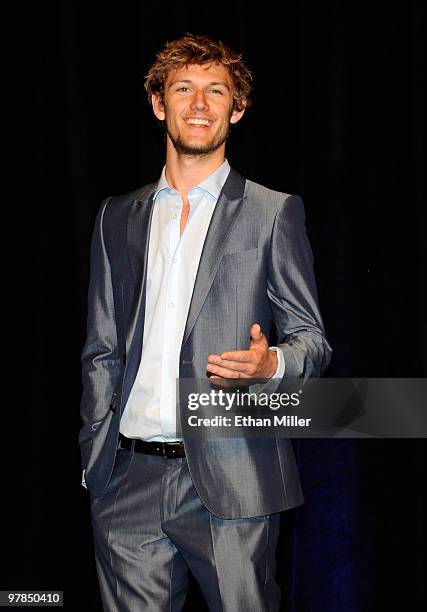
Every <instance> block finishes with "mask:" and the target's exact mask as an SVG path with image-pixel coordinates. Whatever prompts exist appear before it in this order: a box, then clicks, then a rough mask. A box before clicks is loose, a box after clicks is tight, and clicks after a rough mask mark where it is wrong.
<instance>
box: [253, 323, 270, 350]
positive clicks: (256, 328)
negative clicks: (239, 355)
mask: <svg viewBox="0 0 427 612" xmlns="http://www.w3.org/2000/svg"><path fill="white" fill-rule="evenodd" d="M254 344H256V345H259V344H268V343H267V338H266V337H265V334H263V332H262V329H261V326H260V325H259V324H258V323H254V324H253V325H252V327H251V346H253V345H254Z"/></svg>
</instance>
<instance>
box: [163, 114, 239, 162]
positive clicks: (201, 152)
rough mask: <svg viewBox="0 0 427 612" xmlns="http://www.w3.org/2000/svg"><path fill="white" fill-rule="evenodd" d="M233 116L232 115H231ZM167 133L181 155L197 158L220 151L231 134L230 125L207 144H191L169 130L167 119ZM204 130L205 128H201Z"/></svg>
mask: <svg viewBox="0 0 427 612" xmlns="http://www.w3.org/2000/svg"><path fill="white" fill-rule="evenodd" d="M230 116H231V115H230ZM165 124H166V132H167V134H168V136H169V138H170V140H171V142H172V144H173V146H174V147H175V149H176V151H177V152H178V153H180V154H181V155H191V156H193V155H197V156H207V155H210V154H211V153H213V152H214V151H216V150H217V149H219V148H220V147H221V146H222V145H223V144H224V142H225V141H226V140H227V138H228V135H229V133H230V123H228V124H227V126H226V129H225V130H224V131H220V132H219V133H217V134H215V135H214V136H213V137H212V139H211V140H210V141H209V142H206V143H203V144H202V143H201V144H197V143H191V142H188V141H186V140H185V139H184V138H183V137H182V135H181V134H179V133H178V134H173V133H172V130H171V129H170V128H169V125H168V121H167V119H166V122H165ZM201 129H203V128H201Z"/></svg>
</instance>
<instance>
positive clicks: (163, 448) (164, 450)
mask: <svg viewBox="0 0 427 612" xmlns="http://www.w3.org/2000/svg"><path fill="white" fill-rule="evenodd" d="M162 456H163V459H167V457H166V444H165V443H164V442H162Z"/></svg>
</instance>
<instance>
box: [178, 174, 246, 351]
mask: <svg viewBox="0 0 427 612" xmlns="http://www.w3.org/2000/svg"><path fill="white" fill-rule="evenodd" d="M245 183H246V180H245V179H244V178H243V177H242V176H241V175H240V174H239V173H238V172H236V171H235V170H233V169H231V170H230V173H229V175H228V177H227V180H226V182H225V183H224V187H223V189H222V191H221V194H220V196H219V198H218V202H217V203H216V205H215V210H214V213H213V215H212V219H211V222H210V225H209V229H208V232H207V234H206V239H205V243H204V245H203V250H202V255H201V257H200V263H199V269H198V271H197V276H196V281H195V284H194V291H193V297H192V299H191V303H190V308H189V311H188V317H187V322H186V326H185V331H184V337H183V341H182V346H184V344H185V343H186V342H187V340H188V338H189V336H190V334H191V331H192V329H193V327H194V324H195V322H196V320H197V317H198V316H199V313H200V310H201V309H202V306H203V304H204V302H205V299H206V296H207V295H208V293H209V289H210V288H211V285H212V283H213V280H214V278H215V275H216V273H217V271H218V268H219V264H220V263H221V258H222V256H223V253H224V250H225V247H226V246H227V243H228V240H229V238H230V236H231V232H232V231H233V229H234V226H235V224H236V222H237V219H238V218H239V216H240V214H241V213H242V210H243V207H244V204H245V201H246V197H245V196H244V195H243V194H244V190H245Z"/></svg>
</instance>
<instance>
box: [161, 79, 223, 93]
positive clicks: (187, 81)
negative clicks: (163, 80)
mask: <svg viewBox="0 0 427 612" xmlns="http://www.w3.org/2000/svg"><path fill="white" fill-rule="evenodd" d="M193 82H194V81H192V80H191V79H176V80H175V81H172V82H171V83H170V84H169V87H172V85H176V84H177V83H193ZM212 85H222V86H223V87H225V88H226V89H228V90H229V91H230V87H229V86H228V85H227V83H225V82H224V81H210V83H207V84H206V87H212Z"/></svg>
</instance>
